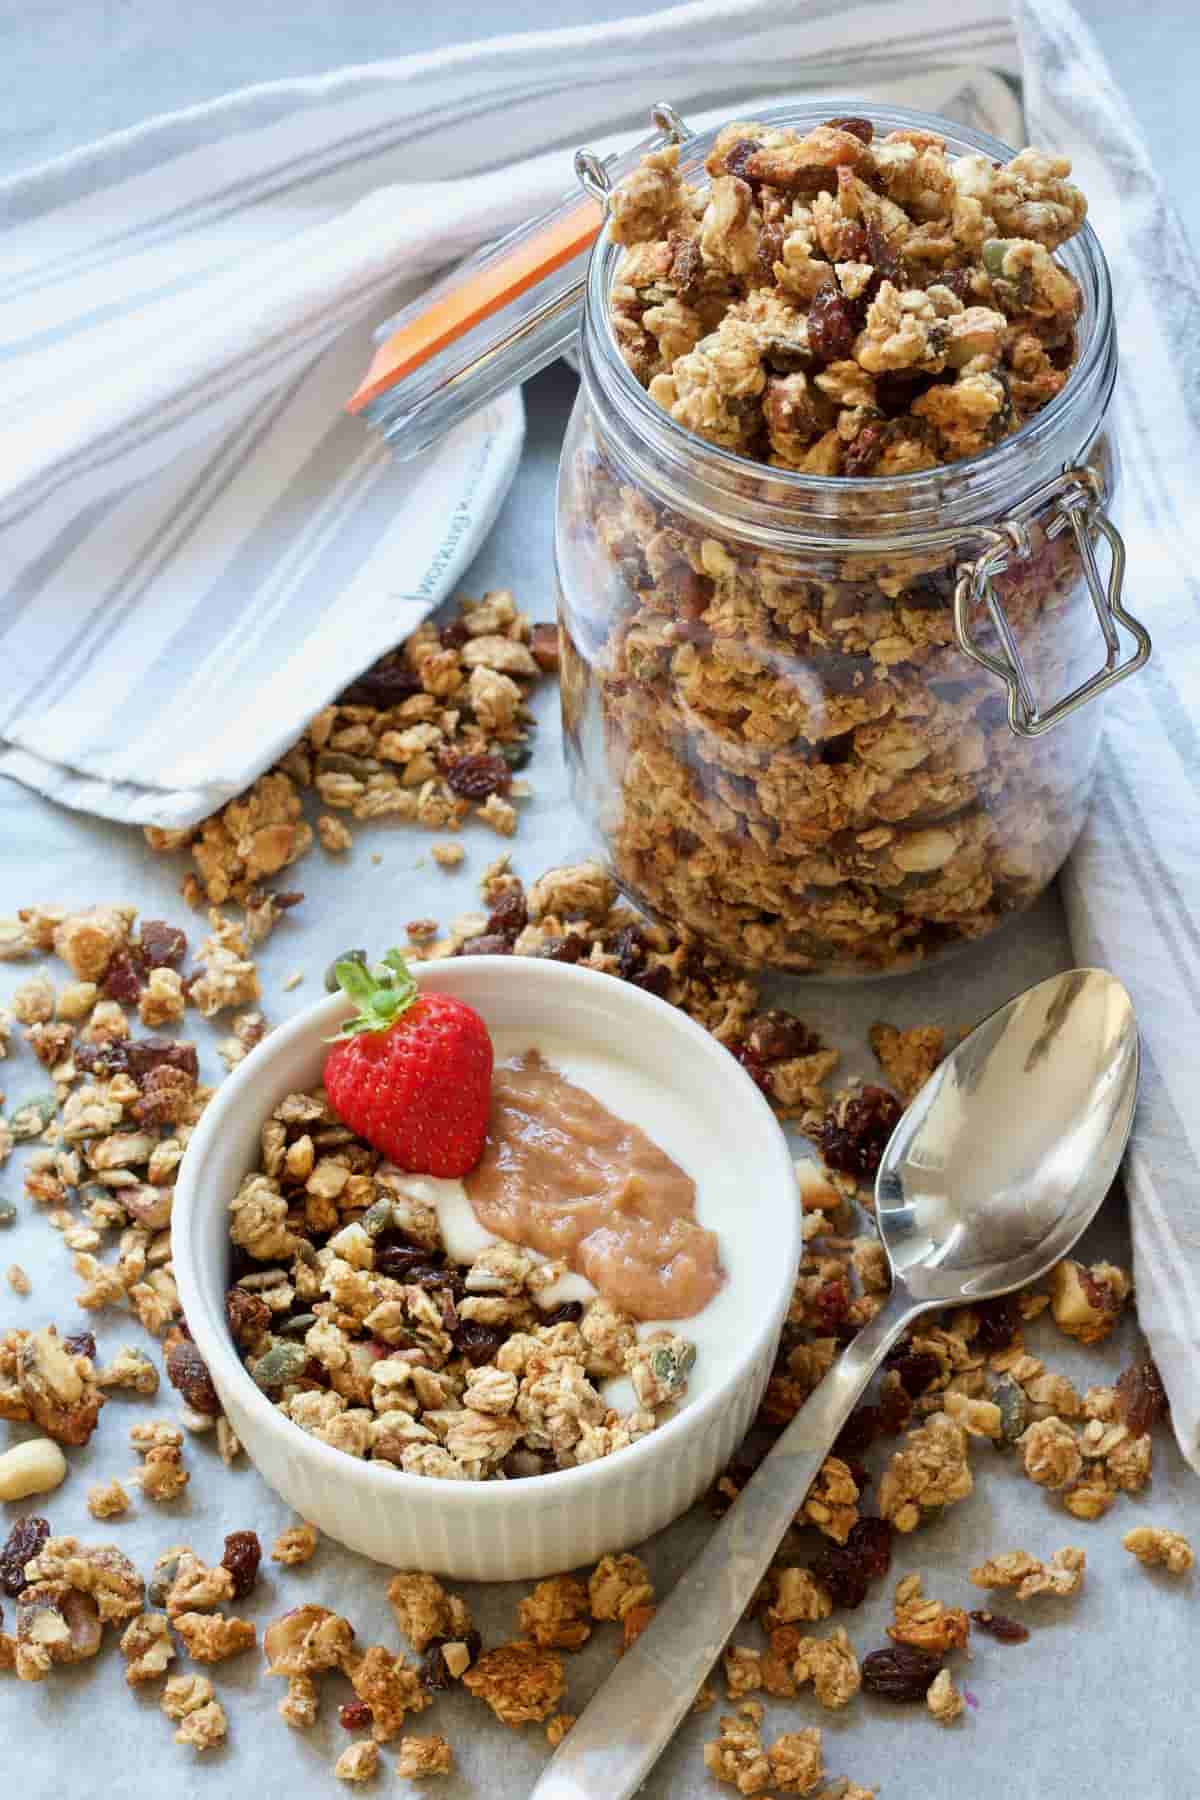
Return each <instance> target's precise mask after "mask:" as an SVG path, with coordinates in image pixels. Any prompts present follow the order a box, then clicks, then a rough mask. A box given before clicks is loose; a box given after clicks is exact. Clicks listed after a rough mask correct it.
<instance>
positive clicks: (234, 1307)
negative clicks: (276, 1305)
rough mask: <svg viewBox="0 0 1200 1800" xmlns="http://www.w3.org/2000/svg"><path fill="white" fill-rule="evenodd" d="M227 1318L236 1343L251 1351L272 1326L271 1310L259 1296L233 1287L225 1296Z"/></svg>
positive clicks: (231, 1334)
mask: <svg viewBox="0 0 1200 1800" xmlns="http://www.w3.org/2000/svg"><path fill="white" fill-rule="evenodd" d="M225 1318H226V1321H227V1322H228V1325H229V1332H230V1336H231V1337H232V1338H233V1341H234V1343H235V1344H237V1345H238V1346H239V1347H240V1348H241V1349H243V1350H249V1349H250V1348H251V1346H252V1345H253V1344H255V1343H256V1342H257V1341H258V1339H259V1338H260V1337H261V1336H262V1334H263V1332H264V1331H266V1330H267V1328H268V1326H269V1325H270V1323H271V1309H270V1307H269V1306H268V1305H267V1303H266V1301H265V1300H261V1299H260V1298H259V1296H258V1295H257V1294H250V1293H247V1291H246V1289H245V1288H240V1287H232V1288H230V1290H229V1292H228V1293H227V1294H226V1296H225Z"/></svg>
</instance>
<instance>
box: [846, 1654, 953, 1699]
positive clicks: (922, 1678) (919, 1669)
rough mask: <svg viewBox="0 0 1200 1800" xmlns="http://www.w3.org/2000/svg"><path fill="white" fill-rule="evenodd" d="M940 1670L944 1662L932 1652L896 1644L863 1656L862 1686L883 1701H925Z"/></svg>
mask: <svg viewBox="0 0 1200 1800" xmlns="http://www.w3.org/2000/svg"><path fill="white" fill-rule="evenodd" d="M940 1668H941V1661H940V1659H939V1658H938V1657H936V1656H933V1655H931V1654H930V1652H929V1651H927V1650H917V1649H915V1648H914V1647H913V1646H912V1645H911V1644H896V1645H895V1646H894V1647H893V1648H892V1649H890V1650H872V1652H871V1654H870V1655H869V1656H864V1657H863V1660H862V1684H863V1687H864V1688H865V1689H866V1691H867V1693H868V1694H878V1695H879V1697H880V1699H882V1700H897V1701H916V1700H924V1698H925V1695H926V1694H927V1692H928V1691H929V1688H930V1685H931V1683H932V1682H933V1679H934V1677H935V1676H936V1675H937V1673H938V1670H939V1669H940Z"/></svg>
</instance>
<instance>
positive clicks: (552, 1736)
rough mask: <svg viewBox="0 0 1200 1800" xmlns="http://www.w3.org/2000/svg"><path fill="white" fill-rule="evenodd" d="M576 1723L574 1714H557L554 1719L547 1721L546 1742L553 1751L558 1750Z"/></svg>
mask: <svg viewBox="0 0 1200 1800" xmlns="http://www.w3.org/2000/svg"><path fill="white" fill-rule="evenodd" d="M574 1723H575V1714H574V1713H555V1715H554V1717H553V1718H552V1719H547V1720H546V1727H545V1729H546V1742H547V1743H548V1744H549V1746H550V1748H551V1749H552V1750H557V1749H558V1746H559V1745H560V1744H561V1743H562V1741H563V1739H564V1738H565V1737H566V1735H567V1733H568V1731H570V1729H571V1727H572V1725H573V1724H574Z"/></svg>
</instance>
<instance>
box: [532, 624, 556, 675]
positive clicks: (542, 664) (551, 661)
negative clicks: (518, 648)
mask: <svg viewBox="0 0 1200 1800" xmlns="http://www.w3.org/2000/svg"><path fill="white" fill-rule="evenodd" d="M529 648H530V650H531V651H532V653H533V660H534V662H535V663H536V664H537V666H538V668H539V669H540V670H541V671H542V673H543V675H553V674H554V673H555V671H556V670H557V668H558V656H559V642H558V626H557V625H535V626H534V628H533V630H532V631H531V632H530V634H529Z"/></svg>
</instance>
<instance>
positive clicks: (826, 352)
mask: <svg viewBox="0 0 1200 1800" xmlns="http://www.w3.org/2000/svg"><path fill="white" fill-rule="evenodd" d="M857 331H858V308H857V307H856V306H855V305H854V302H853V301H852V300H847V298H846V296H845V294H843V293H841V292H840V291H839V289H837V288H835V287H823V288H821V289H819V290H818V292H817V293H816V294H814V296H813V300H812V305H811V306H810V307H809V309H808V347H809V349H810V350H811V351H812V353H813V355H814V356H815V357H816V358H817V360H818V362H826V363H831V362H840V361H842V360H843V359H844V358H845V357H847V356H849V354H850V351H851V349H852V347H853V344H854V338H855V334H856V332H857Z"/></svg>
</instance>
